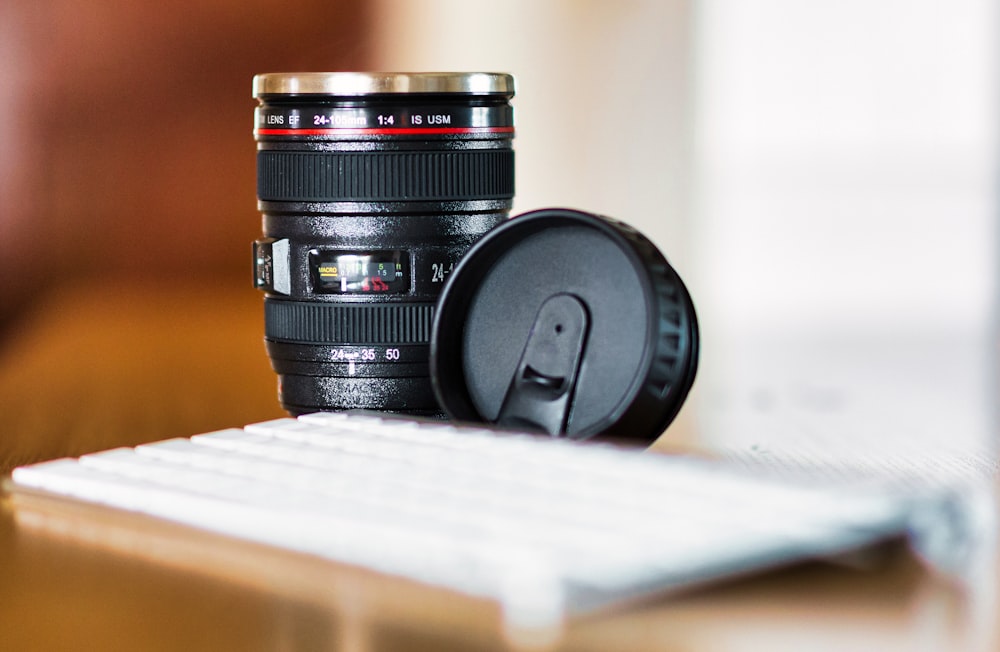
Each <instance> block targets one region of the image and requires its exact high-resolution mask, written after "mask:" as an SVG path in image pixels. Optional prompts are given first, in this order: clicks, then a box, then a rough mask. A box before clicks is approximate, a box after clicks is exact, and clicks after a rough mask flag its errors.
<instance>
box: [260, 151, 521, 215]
mask: <svg viewBox="0 0 1000 652" xmlns="http://www.w3.org/2000/svg"><path fill="white" fill-rule="evenodd" d="M513 194H514V152H513V151H512V150H509V149H498V150H493V149H491V150H475V151H443V152H289V151H271V150H265V151H261V152H258V153H257V196H258V198H259V199H261V200H264V201H303V202H323V201H414V200H426V201H454V200H458V201H470V200H477V199H504V198H510V197H512V196H513Z"/></svg>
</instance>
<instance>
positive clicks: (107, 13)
mask: <svg viewBox="0 0 1000 652" xmlns="http://www.w3.org/2000/svg"><path fill="white" fill-rule="evenodd" d="M998 19H1000V17H998V15H997V8H996V7H995V3H993V2H990V1H989V0H953V1H950V2H944V1H937V0H909V1H903V0H874V1H865V0H844V1H842V2H837V3H820V4H817V3H801V2H796V1H795V0H703V1H700V2H699V1H695V0H659V1H658V0H613V1H600V0H543V1H538V0H508V1H507V2H505V3H502V4H497V3H487V2H481V1H477V0H418V1H404V0H377V1H374V2H348V1H340V2H329V1H327V2H313V1H311V0H305V1H304V2H300V3H296V4H295V5H294V7H291V6H288V5H282V4H280V3H265V2H250V1H247V0H242V1H241V2H235V1H234V0H203V1H202V2H198V3H193V2H179V3H177V2H175V3H167V4H163V5H162V6H156V5H153V4H147V3H134V2H126V1H125V0H94V1H92V2H88V3H83V4H81V3H73V2H68V1H65V0H30V1H29V0H7V1H6V2H5V3H3V4H2V5H0V83H2V84H3V87H4V88H5V90H6V97H7V101H6V102H5V106H4V113H3V118H2V119H0V142H2V143H3V147H0V242H2V243H3V244H4V245H5V246H4V249H3V254H2V255H0V324H2V331H0V333H2V334H0V412H2V414H3V419H4V420H3V422H2V425H0V464H2V465H4V466H5V467H9V466H10V465H11V464H13V463H21V462H24V461H29V460H30V459H42V458H44V457H46V456H54V455H57V454H70V453H78V452H83V451H85V450H94V449H97V448H101V447H107V444H108V443H109V442H113V443H130V441H142V440H148V439H156V438H163V437H168V436H176V435H184V434H192V433H194V432H199V431H205V430H208V429H211V428H216V427H224V426H230V425H237V424H242V423H246V422H249V421H253V420H257V419H261V418H267V417H270V416H277V415H279V414H280V411H279V409H278V407H277V402H276V399H275V387H274V378H273V374H272V373H271V371H270V369H269V366H268V363H267V358H266V355H265V354H264V351H263V346H262V343H261V333H262V319H261V315H260V312H261V309H260V297H259V296H258V294H257V293H256V292H255V291H254V290H252V289H251V288H250V271H249V250H250V242H251V241H252V240H253V239H254V238H255V237H256V236H257V234H258V233H259V230H260V220H259V217H258V215H257V213H256V205H255V198H254V184H255V173H254V151H255V147H254V143H253V138H252V133H251V129H252V110H253V106H254V102H253V100H252V99H251V97H250V80H251V77H252V76H253V74H255V73H257V72H265V71H282V70H284V71H288V70H349V69H363V70H364V69H367V70H374V69H391V70H491V71H493V70H495V71H502V72H511V73H513V74H514V75H515V76H516V78H517V82H518V92H517V97H516V98H515V110H516V119H517V138H516V140H515V150H516V152H517V188H518V190H517V199H516V204H515V210H516V211H517V212H520V211H525V210H529V209H533V208H540V207H544V206H551V205H562V206H572V207H577V208H582V209H586V210H590V211H595V212H601V213H604V214H607V215H611V216H614V217H617V218H619V219H622V220H624V221H627V222H630V223H632V224H633V225H634V226H636V227H637V228H639V229H640V230H641V231H643V232H645V233H646V234H647V235H648V236H649V237H651V238H652V239H653V240H654V241H655V242H656V243H657V244H658V245H659V246H660V248H661V249H662V250H663V251H664V253H665V254H666V255H667V257H668V258H669V259H670V260H671V262H672V263H673V264H674V265H675V267H677V269H678V270H679V272H680V273H681V275H682V276H683V277H684V278H685V280H686V281H687V283H688V285H689V287H690V289H691V291H692V294H693V296H694V299H695V302H696V304H697V306H698V310H699V316H700V320H701V325H702V329H703V334H704V343H703V354H704V357H703V365H702V368H701V371H700V375H699V379H698V382H697V384H696V391H695V393H694V394H693V396H692V400H691V402H690V404H689V406H688V407H686V408H685V410H684V412H683V413H682V415H681V419H680V421H679V423H678V424H677V425H676V426H675V427H674V428H672V429H671V430H670V431H668V433H667V435H666V437H665V439H672V440H677V441H684V440H689V439H692V438H698V439H701V440H704V441H709V442H712V443H713V444H716V445H719V444H722V443H725V442H727V441H737V442H738V443H740V445H743V444H745V443H747V440H745V439H741V438H740V437H741V436H742V435H740V434H739V432H743V433H746V432H751V433H757V434H759V433H760V432H762V431H763V430H765V429H767V428H768V427H769V424H771V425H773V423H775V419H779V420H781V421H783V422H785V423H787V422H788V419H787V418H786V417H787V415H788V414H789V410H792V411H793V412H795V414H797V415H799V416H802V414H806V413H808V415H813V416H816V415H817V414H818V415H819V416H820V417H823V416H824V415H825V417H827V418H832V417H831V413H832V412H835V413H836V414H835V415H833V417H836V418H835V419H833V422H835V423H838V424H843V423H846V422H848V421H849V420H851V419H855V418H856V415H855V413H854V412H852V409H854V407H858V409H863V410H872V409H875V408H874V407H873V406H874V405H875V403H873V401H872V399H871V397H872V396H875V397H876V398H877V399H878V403H879V404H881V405H883V406H884V405H891V410H890V411H889V412H886V411H885V410H882V411H881V412H880V413H879V414H878V415H877V418H876V419H875V421H877V423H878V429H877V430H876V431H872V432H875V434H874V435H872V432H869V431H865V432H866V436H868V435H871V436H881V435H879V433H882V432H883V431H884V430H885V429H886V428H895V429H897V430H903V431H906V432H910V431H912V430H913V429H915V428H916V429H921V431H922V432H926V433H928V436H931V435H934V434H940V433H941V432H942V431H943V430H944V431H948V432H949V435H950V436H952V438H953V439H954V438H955V437H957V438H958V439H961V440H963V441H966V442H967V443H968V446H969V448H968V450H973V449H977V447H978V446H980V445H981V444H983V442H984V441H986V440H987V439H990V437H991V435H992V431H993V430H992V421H991V419H992V417H991V416H990V413H991V408H990V407H989V406H990V405H992V401H993V396H994V394H995V392H994V391H993V385H992V382H993V381H992V377H993V369H994V367H995V364H994V363H995V350H996V347H995V337H994V335H995V327H994V326H995V319H994V304H995V296H996V278H997V264H996V261H997V244H998V238H997V229H996V223H997V197H996V180H997V178H998V177H997V151H998V149H997V130H996V126H995V123H996V116H997V114H998V113H997V108H998V107H997V99H998V94H997V80H998V79H1000V77H998V74H997V73H998V69H997V61H998V51H997V45H996V44H997V42H998V38H997V36H998V28H1000V20H998ZM900 342H903V343H904V344H905V346H903V347H902V348H900V346H898V345H899V343H900ZM887 352H888V353H887ZM873 370H875V371H873ZM878 370H881V372H885V373H881V372H879V371H878ZM859 376H861V377H864V376H868V377H869V378H871V377H877V378H879V379H881V380H878V381H877V382H876V383H875V384H874V385H872V384H871V383H869V385H868V386H866V389H864V390H863V391H861V390H857V391H855V390H851V391H847V390H845V389H844V387H845V386H847V385H848V384H850V382H851V379H852V378H856V377H859ZM942 390H944V391H942ZM852 391H853V392H855V393H851V392H852ZM942 394H948V395H949V396H954V397H955V400H952V401H950V402H949V401H944V402H938V403H935V402H934V401H930V402H928V401H927V400H925V399H927V398H928V397H940V396H941V395H942ZM915 404H920V405H921V406H922V407H920V408H919V409H917V408H914V407H913V406H914V405H915ZM852 406H853V407H852ZM796 411H797V412H796ZM956 414H958V415H960V416H956ZM837 415H839V416H837ZM852 415H853V416H852ZM838 419H839V420H838ZM879 419H881V420H880V421H879ZM755 424H756V425H755ZM956 432H959V433H960V434H958V435H956ZM754 436H756V435H754ZM798 436H801V433H799V435H798ZM816 438H820V439H821V437H820V436H819V435H816ZM990 441H991V439H990Z"/></svg>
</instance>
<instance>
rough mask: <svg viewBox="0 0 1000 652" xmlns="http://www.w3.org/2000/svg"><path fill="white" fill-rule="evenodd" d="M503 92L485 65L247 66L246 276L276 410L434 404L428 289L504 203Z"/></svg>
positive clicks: (508, 155)
mask: <svg viewBox="0 0 1000 652" xmlns="http://www.w3.org/2000/svg"><path fill="white" fill-rule="evenodd" d="M513 95H514V80H513V78H512V77H511V76H510V75H506V74H496V73H416V74H411V73H270V74H262V75H257V76H256V77H255V78H254V96H255V97H256V98H257V100H258V103H259V105H258V107H257V108H256V112H255V130H254V135H255V137H256V140H257V149H258V152H257V198H258V204H259V208H260V211H261V214H262V217H263V236H264V237H263V238H261V239H260V240H258V241H257V242H255V243H254V281H255V285H256V286H257V287H258V288H260V289H261V290H263V291H264V293H265V298H264V337H265V343H266V348H267V353H268V356H269V357H270V359H271V364H272V366H273V367H274V370H275V372H277V374H278V380H279V399H280V401H281V404H282V406H283V407H284V408H285V409H286V410H288V411H289V412H291V413H292V414H299V413H304V412H311V411H316V410H342V409H352V408H364V409H375V410H383V411H393V412H402V413H410V414H433V413H436V412H438V409H439V408H438V406H437V402H436V401H435V399H434V394H433V391H432V389H431V383H430V378H429V369H428V341H429V337H430V329H431V324H432V321H433V313H434V306H435V300H436V299H437V296H438V294H439V293H440V291H441V288H442V287H443V285H444V282H445V281H446V280H447V279H448V275H449V273H450V271H451V270H452V269H453V268H454V266H455V265H456V264H457V263H458V261H459V259H460V258H461V256H462V254H463V253H464V252H465V251H466V250H467V249H468V248H469V247H470V246H471V245H472V244H473V243H475V242H476V241H477V240H478V239H479V238H480V237H481V236H483V235H484V234H485V233H486V232H487V231H489V230H490V229H492V228H493V227H494V226H496V225H497V224H499V223H500V222H502V221H503V220H504V219H506V218H507V216H508V213H509V211H510V208H511V203H512V200H513V196H514V153H513V149H512V146H511V144H512V139H513V137H514V122H513V109H512V107H511V105H510V100H511V98H512V97H513Z"/></svg>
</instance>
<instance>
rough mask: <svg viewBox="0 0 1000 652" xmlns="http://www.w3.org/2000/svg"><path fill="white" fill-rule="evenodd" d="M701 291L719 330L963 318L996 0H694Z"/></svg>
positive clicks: (974, 252)
mask: <svg viewBox="0 0 1000 652" xmlns="http://www.w3.org/2000/svg"><path fill="white" fill-rule="evenodd" d="M696 6H697V11H696V21H695V23H696V25H697V27H696V32H695V34H694V38H693V41H694V43H695V44H696V45H695V48H696V54H695V60H696V62H697V63H696V65H695V67H694V72H693V76H694V78H695V80H696V93H695V96H694V106H695V109H694V112H695V115H696V116H697V134H696V136H695V142H696V143H697V149H696V151H697V163H696V168H697V173H696V176H697V179H698V189H697V192H696V197H697V202H696V203H697V208H696V214H695V216H694V217H693V222H692V223H693V224H694V225H695V239H694V242H695V243H696V245H697V254H696V256H695V260H696V265H697V267H698V272H699V280H700V285H699V299H700V302H701V304H702V305H703V306H704V307H705V310H706V311H708V312H709V313H710V314H712V315H714V318H715V319H714V321H713V323H714V324H716V325H718V324H724V325H725V328H727V329H746V330H751V331H759V330H772V331H773V330H778V331H783V330H792V331H794V330H799V331H801V330H802V329H803V327H805V328H809V329H820V330H838V329H848V330H852V331H858V330H876V331H878V330H881V331H884V332H897V333H898V332H900V331H914V330H922V331H942V330H944V331H953V330H955V329H958V330H962V331H967V330H969V329H970V328H973V329H980V328H983V327H987V326H988V325H989V323H990V321H991V319H992V306H993V302H994V299H995V295H996V275H997V266H996V260H997V231H996V226H995V225H996V223H997V196H996V185H997V179H998V177H997V128H996V124H997V119H998V113H997V108H998V107H997V81H998V72H1000V70H998V65H997V58H998V55H1000V48H998V47H997V42H998V39H997V37H998V35H1000V34H998V28H1000V22H998V18H1000V16H998V13H997V5H996V3H995V2H993V1H992V0H947V1H944V0H876V1H872V0H838V1H837V2H799V1H797V0H739V1H736V0H704V1H702V2H699V3H697V5H696Z"/></svg>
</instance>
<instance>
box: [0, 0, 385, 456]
mask: <svg viewBox="0 0 1000 652" xmlns="http://www.w3.org/2000/svg"><path fill="white" fill-rule="evenodd" d="M369 35H370V19H369V16H368V13H367V10H366V3H362V2H336V1H333V2H331V1H329V0H327V1H322V2H320V1H314V0H304V1H303V2H297V3H295V4H293V5H289V4H287V3H275V2H252V1H251V2H248V1H247V0H240V1H239V2H236V1H235V0H202V1H200V2H173V3H148V2H132V1H129V0H95V1H93V2H86V3H80V2H71V1H69V0H6V1H5V2H4V3H2V4H0V84H2V86H3V89H4V95H5V98H6V101H5V102H4V108H3V115H2V118H0V143H2V147H0V243H2V244H3V252H2V254H0V329H2V330H0V415H2V421H0V471H2V470H6V469H7V468H9V467H10V466H12V465H14V464H18V463H23V462H26V461H31V460H34V459H43V458H45V457H51V456H53V455H65V454H75V453H80V452H84V451H86V450H94V449H99V448H103V447H107V446H109V445H117V444H121V443H131V441H141V440H148V439H156V438H163V437H167V436H177V435H184V434H193V433H195V432H199V431H205V430H208V429H212V428H217V427H223V426H230V425H239V424H242V423H247V422H249V421H252V420H255V419H258V418H266V417H270V416H276V415H280V414H281V412H280V410H279V408H278V406H277V402H276V398H275V380H274V375H273V373H272V372H271V370H270V368H269V366H268V362H267V357H266V355H265V353H264V350H263V345H262V342H261V338H262V320H261V317H260V297H259V295H258V293H257V292H255V291H254V290H253V289H252V288H251V287H250V283H251V281H250V243H251V242H252V240H253V239H254V238H255V237H257V236H258V234H259V232H260V218H259V215H258V214H257V210H256V203H255V172H254V166H255V163H254V152H255V146H254V142H253V136H252V132H251V129H252V124H253V122H252V111H253V107H254V104H255V103H254V101H253V99H252V97H251V78H252V76H253V75H254V74H255V73H258V72H266V71H281V70H300V69H309V70H319V69H326V70H343V69H365V68H368V67H369V66H368V61H369V54H370V43H369V38H370V37H369Z"/></svg>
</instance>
